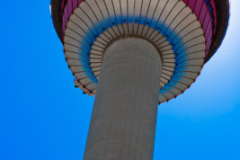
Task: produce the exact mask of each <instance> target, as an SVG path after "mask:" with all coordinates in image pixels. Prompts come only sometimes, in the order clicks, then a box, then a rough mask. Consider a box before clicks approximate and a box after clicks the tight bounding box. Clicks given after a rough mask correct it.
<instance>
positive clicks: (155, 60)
mask: <svg viewBox="0 0 240 160" xmlns="http://www.w3.org/2000/svg"><path fill="white" fill-rule="evenodd" d="M161 64H162V62H161V57H160V54H159V53H158V51H157V49H156V48H155V47H154V46H153V45H152V44H151V43H150V42H148V41H146V40H144V39H141V38H121V39H118V40H116V41H115V42H113V43H112V44H111V45H110V46H109V47H108V48H107V49H106V51H105V53H104V56H103V63H102V69H101V73H100V78H99V82H98V88H97V94H96V98H95V103H94V108H93V113H92V119H91V124H90V129H89V133H88V140H87V144H86V149H85V155H84V160H152V158H153V148H154V138H155V127H156V118H157V105H158V94H159V93H158V92H159V81H160V73H161V67H162V66H161Z"/></svg>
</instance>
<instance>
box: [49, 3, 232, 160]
mask: <svg viewBox="0 0 240 160" xmlns="http://www.w3.org/2000/svg"><path fill="white" fill-rule="evenodd" d="M51 10H52V18H53V23H54V26H55V28H56V31H57V34H58V36H59V38H60V40H61V41H62V43H63V46H64V53H65V58H66V61H67V63H68V66H69V68H70V69H71V71H72V73H73V75H74V77H75V79H74V83H75V86H76V87H79V88H81V89H82V90H83V92H84V93H85V94H89V95H94V94H96V98H95V103H94V108H93V113H92V119H91V124H90V129H89V134H88V140H87V144H86V149H85V155H84V160H151V159H152V156H153V147H154V137H155V126H156V118H157V116H156V115H157V105H158V103H159V104H160V103H163V102H165V101H169V100H170V99H172V98H175V97H177V96H178V95H179V94H181V93H183V92H184V91H185V90H186V89H188V88H189V87H190V86H191V84H192V83H193V82H194V81H195V79H196V78H197V77H198V75H199V74H200V71H201V69H202V67H203V66H204V64H205V63H206V62H207V61H208V60H209V59H210V58H211V57H212V55H213V54H214V53H215V52H216V50H217V49H218V47H219V46H220V45H221V42H222V40H223V38H224V35H225V33H226V30H227V26H228V19H229V1H228V0H84V1H83V0H52V2H51Z"/></svg>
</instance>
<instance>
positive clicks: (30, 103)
mask: <svg viewBox="0 0 240 160" xmlns="http://www.w3.org/2000/svg"><path fill="white" fill-rule="evenodd" d="M231 2H232V5H231V19H230V26H229V30H228V33H227V35H226V38H225V40H224V42H223V44H222V46H221V48H220V49H219V50H218V52H217V53H216V54H215V56H214V57H213V58H212V59H211V61H210V62H208V63H207V64H206V65H205V67H204V68H203V70H202V73H201V75H200V76H199V78H198V79H197V81H196V82H195V83H194V84H193V85H192V86H191V88H190V89H189V90H187V91H186V92H185V93H184V94H183V95H180V96H179V97H177V98H176V99H174V100H172V101H170V102H169V103H164V104H161V105H160V106H159V110H158V121H157V132H156V142H155V152H154V160H160V159H164V160H182V159H183V160H203V159H204V160H213V159H214V160H239V159H240V98H239V95H240V90H239V89H240V85H239V82H240V75H239V59H240V53H239V49H238V48H239V44H240V43H239V37H240V32H239V26H240V21H239V16H240V12H239V7H240V1H239V0H232V1H231ZM1 6H2V7H1V12H2V17H1V25H0V33H1V38H0V45H1V47H0V54H1V58H0V67H1V72H0V73H1V74H0V75H1V78H0V91H1V92H0V160H43V159H44V160H82V157H83V153H84V147H85V142H86V138H87V132H88V126H89V122H90V117H91V110H92V105H93V101H94V98H92V97H89V96H87V95H83V94H82V92H81V91H80V90H79V89H75V88H74V84H73V76H72V74H71V72H70V70H69V69H68V67H67V64H66V62H65V60H64V54H63V50H62V45H61V43H60V41H59V39H58V37H57V35H56V33H55V30H54V28H53V25H52V21H51V17H50V12H49V0H41V1H33V0H31V1H30V0H25V1H17V0H13V1H11V3H9V1H2V2H1Z"/></svg>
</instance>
